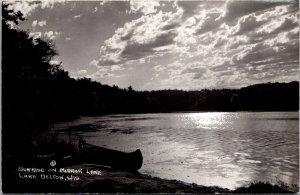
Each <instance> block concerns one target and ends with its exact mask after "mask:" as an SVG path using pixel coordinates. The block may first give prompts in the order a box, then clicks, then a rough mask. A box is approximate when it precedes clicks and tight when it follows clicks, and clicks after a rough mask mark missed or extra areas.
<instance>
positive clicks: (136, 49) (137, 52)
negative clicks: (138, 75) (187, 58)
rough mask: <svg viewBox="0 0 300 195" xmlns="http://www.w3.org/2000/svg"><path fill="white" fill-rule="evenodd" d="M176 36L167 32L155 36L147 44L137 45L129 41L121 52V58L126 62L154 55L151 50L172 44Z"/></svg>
mask: <svg viewBox="0 0 300 195" xmlns="http://www.w3.org/2000/svg"><path fill="white" fill-rule="evenodd" d="M176 35H177V34H176V33H175V32H173V31H169V32H165V33H162V34H160V35H158V36H156V37H155V38H154V39H153V40H151V41H150V42H148V43H137V42H131V41H130V42H128V44H127V45H126V47H125V48H124V50H123V51H122V52H121V57H122V58H125V59H127V60H133V59H139V58H141V57H144V56H146V55H149V54H151V53H155V51H154V50H153V49H155V48H158V47H162V46H166V45H170V44H173V43H174V38H175V37H176Z"/></svg>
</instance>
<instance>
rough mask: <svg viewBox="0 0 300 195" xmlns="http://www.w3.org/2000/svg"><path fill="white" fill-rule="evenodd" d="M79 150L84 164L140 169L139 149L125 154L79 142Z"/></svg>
mask: <svg viewBox="0 0 300 195" xmlns="http://www.w3.org/2000/svg"><path fill="white" fill-rule="evenodd" d="M79 150H80V154H81V157H82V159H83V161H84V163H90V164H98V165H104V166H110V167H112V168H116V169H121V170H128V171H136V170H138V169H140V168H141V167H142V164H143V155H142V153H141V151H140V150H139V149H137V150H136V151H134V152H131V153H126V152H121V151H117V150H112V149H107V148H103V147H98V146H93V145H90V144H87V143H85V141H82V140H80V141H79Z"/></svg>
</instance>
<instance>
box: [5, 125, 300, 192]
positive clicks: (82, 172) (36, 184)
mask: <svg viewBox="0 0 300 195" xmlns="http://www.w3.org/2000/svg"><path fill="white" fill-rule="evenodd" d="M73 133H74V134H71V133H70V132H68V133H66V132H65V133H62V132H59V131H58V132H57V131H55V130H48V131H45V132H43V133H40V134H39V135H37V137H36V139H37V140H38V142H40V143H43V145H44V148H43V149H46V150H45V151H47V150H50V151H52V152H54V153H55V152H56V155H57V156H60V157H62V156H64V155H65V154H67V153H70V154H71V153H73V154H76V152H78V147H77V146H78V144H77V143H78V135H77V134H76V131H74V132H73ZM45 157H49V156H47V155H45ZM74 157H75V156H74ZM51 158H52V157H51V155H50V160H51ZM74 159H75V160H74V161H73V160H71V161H69V162H67V163H66V164H65V165H64V164H61V165H59V166H56V168H57V169H58V171H57V170H56V171H53V170H54V167H52V168H51V167H50V169H49V162H50V160H49V158H47V160H48V161H47V164H48V167H47V168H46V167H45V170H47V171H48V172H47V171H46V172H45V171H44V172H41V171H37V172H36V173H35V174H34V173H32V172H30V171H29V172H27V174H28V175H31V176H29V177H26V176H25V177H24V174H23V175H22V172H21V176H22V177H23V178H20V171H18V169H15V170H13V169H12V170H10V171H8V173H6V174H8V175H6V176H5V177H6V179H7V182H10V184H9V185H8V186H9V187H7V184H8V183H7V184H6V186H5V187H6V188H5V191H4V193H7V192H9V193H11V192H13V193H295V192H298V191H299V188H298V186H287V185H285V184H283V183H279V184H278V185H277V184H275V185H273V184H270V183H263V182H259V181H258V182H256V183H250V184H249V185H246V186H242V187H239V188H236V189H233V190H232V189H227V188H223V187H219V186H203V185H198V184H195V183H186V182H183V181H179V180H170V179H163V178H159V177H154V176H150V175H148V174H141V173H139V172H126V171H121V170H116V169H113V168H109V167H105V166H101V165H92V164H82V163H78V162H79V161H76V157H75V158H74ZM43 165H45V164H43ZM50 165H51V164H50ZM33 167H34V166H33ZM60 167H61V168H62V171H60V170H59V169H60ZM26 168H30V166H29V167H26V166H24V169H23V170H21V171H24V170H25V175H26V170H27V171H28V169H26ZM68 169H69V170H68ZM49 170H52V171H53V172H51V171H50V172H49ZM6 172H7V171H6ZM41 174H42V175H41ZM32 175H35V176H32Z"/></svg>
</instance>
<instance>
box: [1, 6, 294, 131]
mask: <svg viewBox="0 0 300 195" xmlns="http://www.w3.org/2000/svg"><path fill="white" fill-rule="evenodd" d="M23 20H24V18H23V15H22V14H21V13H20V12H17V13H16V12H13V11H11V10H8V6H7V5H6V4H3V5H2V51H3V52H2V125H3V132H2V133H3V134H4V135H11V136H14V134H15V133H16V132H17V133H22V134H24V133H25V134H26V133H28V132H31V131H33V130H38V129H41V128H44V127H47V125H48V124H51V123H53V122H55V121H59V120H67V119H73V118H75V117H77V116H82V115H83V116H84V115H87V116H90V115H102V114H115V113H158V112H179V111H298V106H299V82H297V81H294V82H290V83H265V84H257V85H252V86H248V87H244V88H241V89H213V90H207V89H204V90H199V91H185V90H156V91H136V90H133V89H132V87H129V88H127V89H121V88H119V87H117V86H108V85H103V84H101V83H99V82H96V81H93V80H91V79H89V78H79V79H74V78H71V77H70V76H69V74H68V72H66V71H65V70H63V69H62V67H61V64H59V65H53V64H51V63H50V61H51V59H52V58H53V57H54V56H55V55H57V52H56V50H55V47H54V43H53V42H51V41H47V40H42V39H40V38H37V39H33V38H32V37H30V36H29V34H28V32H25V31H23V30H20V29H18V28H15V27H14V26H16V25H18V23H19V22H20V21H23ZM11 24H13V26H12V25H11Z"/></svg>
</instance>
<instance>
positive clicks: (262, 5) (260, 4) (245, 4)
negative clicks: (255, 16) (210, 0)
mask: <svg viewBox="0 0 300 195" xmlns="http://www.w3.org/2000/svg"><path fill="white" fill-rule="evenodd" d="M283 4H286V3H284V2H271V1H250V0H246V1H233V0H231V1H228V2H227V5H226V14H225V18H224V19H225V21H227V22H230V21H232V20H235V19H238V18H239V17H241V16H244V15H248V14H250V13H254V12H259V11H263V10H266V9H269V8H272V7H276V6H278V5H283Z"/></svg>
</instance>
